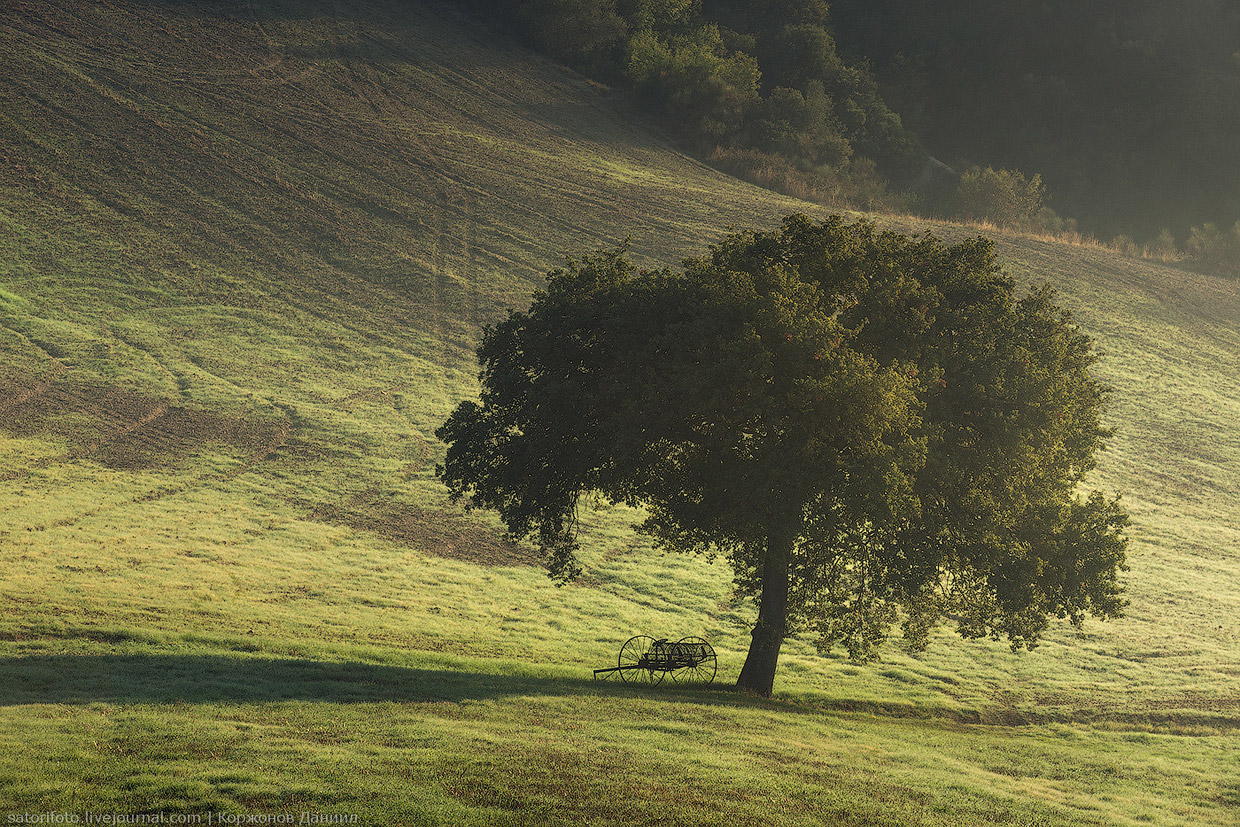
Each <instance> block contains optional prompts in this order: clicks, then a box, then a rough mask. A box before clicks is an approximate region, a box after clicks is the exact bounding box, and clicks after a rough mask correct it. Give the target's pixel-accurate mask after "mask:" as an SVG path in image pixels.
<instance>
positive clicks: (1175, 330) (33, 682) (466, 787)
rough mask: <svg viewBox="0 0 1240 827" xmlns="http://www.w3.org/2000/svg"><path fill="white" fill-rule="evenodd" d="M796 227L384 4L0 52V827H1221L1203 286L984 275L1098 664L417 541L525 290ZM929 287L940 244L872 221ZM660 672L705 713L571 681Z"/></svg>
mask: <svg viewBox="0 0 1240 827" xmlns="http://www.w3.org/2000/svg"><path fill="white" fill-rule="evenodd" d="M793 211H806V212H809V213H811V214H814V215H825V214H826V210H825V208H822V207H818V206H814V205H810V204H805V203H802V202H797V201H795V200H793V199H790V198H786V197H783V196H779V195H775V194H772V193H770V192H767V191H764V190H760V189H756V188H754V187H752V186H749V185H747V184H744V183H741V182H739V181H737V180H735V179H731V178H728V177H726V176H724V175H722V174H720V173H717V172H715V171H713V170H711V169H710V168H708V167H706V166H704V165H702V164H701V163H699V162H697V161H695V160H693V159H691V158H689V157H687V156H686V155H684V154H682V153H680V152H678V151H677V150H676V149H675V148H674V146H673V144H672V143H671V142H670V141H669V140H667V139H666V138H665V137H663V136H661V135H660V133H659V132H658V130H657V129H655V128H653V127H651V126H649V125H647V124H644V123H643V122H642V121H641V119H640V118H638V117H637V116H636V115H635V114H634V113H633V112H632V111H630V110H629V109H628V108H627V106H626V104H625V102H624V101H623V100H622V99H620V97H619V96H618V95H616V94H614V93H613V92H611V91H610V90H608V89H607V88H605V87H601V86H599V85H597V84H594V83H591V82H589V81H587V80H585V79H583V78H582V77H580V76H578V75H576V74H573V73H571V72H568V71H566V70H564V69H561V68H560V67H558V66H556V65H555V64H553V63H551V62H549V61H548V60H546V59H544V58H542V57H539V56H536V55H534V54H532V53H530V52H528V51H525V50H524V49H522V48H521V47H519V46H518V45H516V44H515V43H513V42H511V41H509V40H507V39H505V38H504V37H503V35H502V34H497V33H495V32H493V31H491V30H489V29H487V28H486V27H485V26H483V25H481V24H480V23H479V21H476V20H474V19H472V18H470V17H468V16H467V15H462V14H461V13H460V12H459V11H457V10H456V6H449V5H440V4H437V3H434V2H428V1H426V0H400V2H397V0H376V2H368V3H362V2H354V1H353V0H339V2H332V3H327V2H318V1H317V0H314V1H313V2H292V0H252V2H244V3H242V2H226V1H225V0H213V1H211V2H209V1H208V0H201V2H199V1H198V0H100V2H95V0H63V2H51V0H27V2H21V3H6V4H4V5H3V6H0V347H2V348H3V351H2V353H3V357H4V358H3V362H0V561H2V563H3V568H2V569H0V816H2V817H4V818H5V819H7V821H6V823H15V822H16V821H17V819H18V818H20V817H22V816H23V815H24V814H37V813H63V812H68V813H86V812H93V813H117V814H144V813H145V814H155V813H165V814H185V815H194V814H199V815H200V814H204V813H216V814H219V813H226V814H237V815H240V814H260V813H267V814H277V813H278V814H285V813H292V814H294V815H296V816H300V814H302V813H309V814H316V815H319V816H323V817H327V816H348V815H356V816H358V821H357V822H356V823H363V824H402V825H420V824H429V825H437V824H444V825H455V824H477V825H492V824H513V825H517V824H537V825H549V824H580V823H587V824H595V823H597V824H612V823H620V822H623V823H631V824H686V825H689V824H693V825H696V824H719V825H736V824H753V825H770V824H778V825H785V824H786V825H818V824H832V825H835V824H839V825H875V824H878V825H882V824H889V825H906V824H913V825H964V824H975V825H991V824H1010V825H1044V824H1047V825H1060V824H1063V825H1146V824H1151V825H1218V824H1236V823H1240V771H1237V767H1238V766H1240V548H1238V547H1240V427H1238V426H1237V423H1238V422H1240V391H1238V390H1237V388H1240V359H1238V358H1237V356H1238V355H1240V283H1237V282H1236V281H1234V280H1227V279H1221V278H1215V277H1212V276H1209V275H1201V274H1194V273H1188V272H1185V271H1181V270H1178V269H1173V268H1169V267H1166V266H1163V265H1158V264H1155V263H1152V262H1148V261H1142V260H1137V259H1130V258H1123V257H1120V256H1118V255H1116V254H1114V253H1112V252H1109V251H1106V250H1102V249H1098V248H1095V247H1085V246H1069V245H1065V244H1058V243H1054V242H1050V241H1045V240H1035V239H1030V238H1025V237H1020V236H1015V235H1003V234H997V235H994V238H995V241H996V243H997V247H998V250H999V252H1000V256H1001V258H1002V260H1003V261H1004V263H1005V266H1006V267H1007V268H1008V270H1009V271H1010V272H1011V273H1012V275H1013V276H1015V277H1016V278H1017V279H1018V280H1019V281H1020V282H1022V283H1024V284H1040V283H1043V282H1050V283H1051V284H1052V285H1054V286H1055V288H1056V289H1057V290H1058V291H1059V296H1060V300H1061V302H1062V303H1063V304H1064V305H1065V306H1066V307H1068V308H1070V309H1071V310H1072V312H1073V313H1074V315H1075V318H1076V319H1077V321H1078V322H1079V323H1080V324H1081V325H1082V326H1083V328H1084V329H1085V330H1086V331H1087V332H1089V333H1090V334H1091V335H1092V336H1093V337H1095V339H1096V340H1097V342H1098V347H1099V349H1100V350H1101V351H1102V353H1103V358H1102V361H1101V363H1100V373H1101V375H1102V377H1103V378H1104V379H1105V380H1106V381H1107V382H1108V383H1109V384H1110V385H1111V386H1112V387H1113V388H1114V392H1113V396H1112V399H1111V403H1110V407H1109V414H1108V416H1109V423H1110V424H1111V425H1113V426H1115V428H1116V429H1117V430H1116V434H1115V436H1114V438H1113V439H1112V441H1111V443H1110V446H1109V450H1108V451H1107V452H1106V453H1105V454H1104V455H1103V456H1102V458H1101V463H1100V467H1099V468H1098V470H1097V472H1096V473H1095V474H1094V475H1093V478H1092V480H1091V484H1092V485H1094V486H1097V487H1101V488H1103V489H1105V490H1107V491H1108V492H1113V491H1118V492H1122V493H1123V495H1124V502H1125V505H1126V507H1127V508H1128V509H1129V511H1130V512H1131V514H1132V517H1133V525H1132V528H1131V531H1130V534H1131V537H1132V541H1131V544H1130V547H1129V563H1130V567H1131V569H1130V571H1129V572H1128V573H1127V575H1126V579H1125V585H1126V587H1127V595H1128V597H1129V599H1130V600H1131V605H1130V607H1129V609H1128V612H1127V616H1126V617H1125V618H1123V619H1120V620H1117V621H1113V622H1109V623H1105V624H1104V623H1098V622H1087V623H1086V625H1085V626H1084V628H1083V629H1082V630H1080V631H1076V630H1074V629H1072V628H1071V627H1070V626H1069V625H1067V624H1066V623H1062V624H1059V625H1056V626H1054V627H1053V629H1052V632H1051V634H1050V635H1048V637H1047V639H1046V640H1045V641H1044V643H1043V644H1042V645H1041V646H1039V647H1038V648H1037V649H1035V650H1034V651H1032V652H1022V653H1013V652H1011V651H1010V650H1009V649H1008V647H1007V646H1006V645H1004V644H1002V643H1000V642H993V641H980V642H967V641H963V640H960V639H959V638H957V637H955V636H953V635H951V634H949V633H947V632H943V633H941V634H939V635H938V636H937V637H935V638H934V640H933V641H932V644H931V646H930V647H929V649H928V650H927V651H925V652H923V653H918V654H913V653H909V652H907V651H905V649H904V648H902V647H901V645H900V643H899V641H893V642H892V645H890V646H889V647H888V648H887V649H886V650H885V655H884V659H883V661H882V662H880V663H876V664H872V665H868V666H856V665H853V664H851V663H850V662H849V661H848V660H847V658H846V657H845V656H844V655H843V653H841V652H832V653H828V654H826V655H819V654H817V653H816V652H815V651H814V647H813V644H812V641H809V640H800V639H797V640H793V641H791V642H790V643H789V644H787V645H786V646H785V655H784V657H783V658H782V660H781V665H780V672H779V675H778V677H777V680H776V698H775V699H774V700H771V701H765V700H760V699H756V698H751V697H748V696H744V695H740V694H738V693H736V692H734V691H732V690H731V689H730V684H731V682H732V681H734V680H735V677H736V674H737V673H738V672H739V670H740V666H741V663H742V661H743V658H744V654H745V651H746V647H747V645H748V637H749V636H748V631H749V627H750V625H751V624H752V622H753V618H754V607H753V606H752V604H751V603H749V602H748V601H745V600H740V599H738V598H736V597H735V596H734V595H733V593H732V590H731V579H730V575H729V572H728V570H727V568H726V566H725V565H724V563H723V562H722V561H712V560H707V559H702V558H694V557H686V556H676V555H672V556H669V555H664V554H661V553H659V552H656V551H654V550H652V549H651V548H650V546H649V544H648V543H647V542H645V540H644V539H643V538H642V537H640V536H638V535H636V534H634V533H633V532H632V530H631V528H630V526H631V524H632V523H633V522H634V519H635V514H633V513H631V512H629V511H627V510H626V509H623V508H617V509H607V508H603V507H598V508H596V509H594V510H593V511H591V512H590V513H589V514H588V515H586V519H585V523H586V528H587V531H585V532H584V535H583V544H584V549H583V561H584V562H585V564H586V565H585V574H584V576H583V577H582V578H581V579H580V580H579V581H577V582H576V583H574V584H572V585H569V586H566V587H562V588H557V587H556V586H555V585H554V584H553V583H552V582H551V581H550V580H549V579H548V578H547V577H546V575H545V573H544V571H543V570H542V569H541V568H540V564H539V561H538V560H537V557H536V555H535V551H534V549H532V548H528V547H525V546H520V545H512V544H509V543H507V542H506V541H505V540H504V538H503V532H502V529H501V527H500V524H499V522H498V521H497V520H496V519H494V518H493V517H491V516H489V515H486V514H479V513H473V514H465V513H463V512H462V511H460V510H459V509H457V508H456V507H454V506H453V505H451V504H450V503H449V502H448V501H447V498H446V495H445V492H444V490H443V488H442V487H441V486H440V485H439V484H438V483H437V481H436V480H435V477H434V466H435V463H436V461H437V460H439V459H440V458H441V457H442V455H443V450H444V449H443V446H442V445H441V444H439V443H438V442H437V440H436V439H435V437H434V435H433V432H434V430H435V428H436V427H438V425H439V424H440V423H441V422H442V421H443V419H444V418H445V417H446V416H447V414H448V413H449V412H450V411H451V410H452V408H453V407H454V406H455V405H456V404H457V403H458V402H459V401H461V400H463V399H467V398H470V396H471V395H472V394H474V393H475V391H476V379H475V364H474V357H473V349H474V346H475V344H476V342H477V340H478V337H479V335H480V332H481V329H482V326H483V325H485V324H486V323H488V322H491V321H494V320H496V319H499V318H502V317H503V314H504V313H505V312H506V310H507V309H509V308H517V307H523V306H524V305H526V304H527V303H528V300H529V297H530V295H531V294H532V292H533V291H534V290H535V289H537V287H538V286H539V285H540V284H541V280H542V277H543V276H544V275H545V273H546V272H547V271H548V270H549V269H551V268H554V267H556V266H558V264H559V263H561V262H562V261H563V256H564V255H566V254H568V255H571V254H575V253H582V252H587V251H591V250H595V249H599V248H602V247H608V246H615V245H617V244H622V243H625V242H626V239H627V240H628V242H627V243H629V244H630V246H631V249H632V251H633V256H634V258H635V259H636V260H638V261H639V262H641V263H642V264H644V265H648V266H663V265H675V264H677V263H678V262H679V261H680V259H681V258H683V257H684V256H687V255H691V254H696V253H699V252H701V251H702V250H703V249H704V248H705V245H706V244H708V243H710V242H711V241H713V240H715V239H718V238H720V237H721V236H722V235H723V234H724V233H725V232H726V231H727V230H728V228H730V227H738V228H744V227H771V226H774V225H775V224H776V223H777V222H778V221H779V219H780V218H781V217H782V216H783V215H784V214H786V213H789V212H793ZM881 220H882V221H883V223H884V224H886V225H889V226H893V227H896V228H898V229H901V230H904V231H907V232H926V231H930V232H934V233H935V234H937V235H939V236H941V237H943V238H947V239H958V238H963V237H966V236H969V235H973V234H976V233H977V231H976V230H971V229H970V228H968V227H961V226H951V225H935V224H932V223H930V222H927V221H922V220H914V219H907V218H885V219H881ZM639 633H642V634H651V635H654V636H656V637H669V638H680V637H684V636H690V635H700V636H702V637H705V638H707V639H708V640H710V641H711V642H712V644H713V645H714V648H715V650H716V651H717V653H718V655H719V676H718V679H717V680H716V682H715V684H714V685H712V686H710V687H701V686H677V685H671V684H670V682H666V681H665V682H664V684H662V685H660V686H657V687H653V688H640V687H635V686H632V685H628V684H623V683H620V682H617V681H615V680H600V681H595V680H593V679H592V670H593V669H594V668H597V667H603V666H609V665H613V664H614V662H615V659H616V655H617V652H618V650H619V648H620V646H621V644H622V643H623V642H624V641H625V640H626V639H627V638H629V637H630V636H631V635H634V634H639Z"/></svg>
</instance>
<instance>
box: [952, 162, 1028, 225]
mask: <svg viewBox="0 0 1240 827" xmlns="http://www.w3.org/2000/svg"><path fill="white" fill-rule="evenodd" d="M1045 197H1046V187H1045V186H1044V185H1043V184H1042V177H1041V176H1040V175H1037V174H1035V175H1034V176H1033V177H1032V178H1026V177H1025V175H1024V173H1022V172H1020V171H1018V170H1011V169H999V170H996V169H993V168H991V167H986V168H985V169H983V168H981V167H977V166H974V167H970V168H969V169H967V170H966V171H965V172H964V174H963V175H961V176H960V182H959V183H958V184H957V186H956V192H955V193H954V194H953V196H952V197H951V199H950V201H949V212H950V213H951V214H952V215H953V216H954V217H956V218H961V219H964V220H966V221H991V222H994V223H995V224H997V225H999V226H1000V227H1021V228H1027V227H1030V226H1032V225H1034V224H1035V223H1036V217H1037V216H1038V213H1039V211H1040V210H1041V209H1042V208H1043V207H1042V201H1043V199H1044V198H1045Z"/></svg>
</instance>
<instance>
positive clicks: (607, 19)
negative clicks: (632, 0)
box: [520, 0, 628, 68]
mask: <svg viewBox="0 0 1240 827" xmlns="http://www.w3.org/2000/svg"><path fill="white" fill-rule="evenodd" d="M520 16H521V19H522V21H523V22H524V24H525V27H526V29H527V30H528V31H530V32H531V33H533V35H534V37H535V38H536V40H537V41H538V43H539V45H540V46H542V48H544V49H545V50H547V51H548V52H550V53H551V54H553V55H555V56H556V57H558V58H560V59H561V60H565V61H567V62H569V63H573V64H577V65H581V66H588V67H592V68H601V67H602V66H605V65H606V60H607V58H608V56H609V55H610V53H611V52H612V50H614V49H615V48H616V47H617V46H618V44H620V43H621V42H622V41H623V40H624V37H625V35H626V34H627V31H628V27H627V26H626V24H625V20H624V18H622V17H621V16H620V15H619V14H617V13H616V4H615V2H614V0H610V2H599V0H525V2H522V3H521V4H520Z"/></svg>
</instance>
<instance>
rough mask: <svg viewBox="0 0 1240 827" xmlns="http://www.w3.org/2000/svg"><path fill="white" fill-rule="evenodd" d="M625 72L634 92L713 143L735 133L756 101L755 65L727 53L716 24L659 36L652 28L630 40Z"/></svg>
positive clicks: (745, 57) (689, 133) (692, 135)
mask: <svg viewBox="0 0 1240 827" xmlns="http://www.w3.org/2000/svg"><path fill="white" fill-rule="evenodd" d="M624 72H625V75H626V76H627V78H628V79H629V81H630V82H631V83H632V84H633V88H634V90H635V91H636V92H637V94H638V95H639V96H640V97H641V98H644V99H645V100H646V101H648V102H649V103H650V104H651V105H653V106H654V107H655V108H656V109H658V110H661V111H662V113H663V114H666V115H670V116H674V117H675V119H676V120H677V121H678V122H679V124H680V125H681V127H682V128H683V129H684V130H685V131H686V133H687V136H688V137H690V138H692V139H696V140H698V141H701V140H702V139H706V140H710V141H718V140H719V139H721V138H724V137H725V136H729V135H734V134H735V133H736V132H737V131H738V130H739V129H740V125H741V122H742V120H743V118H744V115H745V110H746V108H747V107H748V106H749V105H750V104H752V103H753V102H755V101H756V100H757V99H758V79H759V77H760V76H761V74H760V72H759V71H758V63H757V61H756V60H754V59H753V58H752V57H751V56H749V55H747V54H744V53H742V52H730V51H729V50H728V48H727V47H726V46H725V45H724V42H723V38H722V36H721V35H720V33H719V29H718V27H716V26H714V25H705V26H701V27H699V28H697V29H694V30H693V31H691V32H689V33H688V34H683V35H673V36H671V37H669V38H666V39H665V38H663V37H660V36H659V35H658V34H656V33H655V32H653V31H651V30H646V31H641V32H638V33H637V34H635V35H633V37H632V38H631V39H630V40H629V44H628V49H627V55H626V59H625V69H624Z"/></svg>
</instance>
